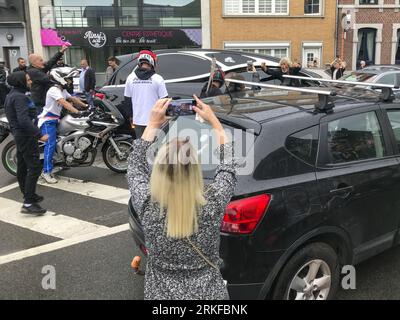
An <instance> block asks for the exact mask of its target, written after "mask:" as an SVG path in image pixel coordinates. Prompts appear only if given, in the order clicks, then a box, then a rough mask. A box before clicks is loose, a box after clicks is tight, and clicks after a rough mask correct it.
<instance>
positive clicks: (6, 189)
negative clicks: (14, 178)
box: [0, 182, 18, 194]
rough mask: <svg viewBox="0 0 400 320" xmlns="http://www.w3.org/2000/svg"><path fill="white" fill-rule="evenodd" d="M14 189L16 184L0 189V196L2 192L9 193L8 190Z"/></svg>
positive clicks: (16, 186)
mask: <svg viewBox="0 0 400 320" xmlns="http://www.w3.org/2000/svg"><path fill="white" fill-rule="evenodd" d="M15 188H18V182H16V183H13V184H10V185H9V186H7V187H4V188H1V189H0V194H2V193H4V192H7V191H10V190H12V189H15Z"/></svg>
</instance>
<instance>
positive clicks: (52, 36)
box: [40, 29, 71, 47]
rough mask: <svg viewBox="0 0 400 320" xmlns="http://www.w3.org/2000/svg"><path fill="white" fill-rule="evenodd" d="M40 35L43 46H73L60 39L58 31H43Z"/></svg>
mask: <svg viewBox="0 0 400 320" xmlns="http://www.w3.org/2000/svg"><path fill="white" fill-rule="evenodd" d="M40 34H41V38H42V45H43V46H47V47H54V46H63V45H66V46H70V45H71V43H69V42H68V41H63V39H61V38H60V36H59V35H58V33H57V31H56V30H53V29H42V30H41V32H40Z"/></svg>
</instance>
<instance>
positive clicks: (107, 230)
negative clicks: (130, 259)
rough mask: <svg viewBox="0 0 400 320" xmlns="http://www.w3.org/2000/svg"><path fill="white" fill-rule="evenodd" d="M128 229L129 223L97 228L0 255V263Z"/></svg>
mask: <svg viewBox="0 0 400 320" xmlns="http://www.w3.org/2000/svg"><path fill="white" fill-rule="evenodd" d="M128 230H129V224H124V225H121V226H118V227H114V228H105V229H104V230H99V231H96V232H93V233H90V234H85V235H81V236H78V237H74V238H72V239H66V240H61V241H57V242H53V243H50V244H46V245H43V246H40V247H36V248H32V249H28V250H24V251H19V252H16V253H11V254H8V255H5V256H1V257H0V265H3V264H6V263H10V262H14V261H18V260H22V259H25V258H29V257H33V256H37V255H40V254H43V253H48V252H52V251H56V250H60V249H63V248H67V247H71V246H74V245H77V244H80V243H83V242H88V241H91V240H96V239H99V238H104V237H108V236H112V235H114V234H118V233H121V232H124V231H128Z"/></svg>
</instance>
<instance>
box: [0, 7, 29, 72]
mask: <svg viewBox="0 0 400 320" xmlns="http://www.w3.org/2000/svg"><path fill="white" fill-rule="evenodd" d="M0 17H1V18H0V58H2V59H4V61H5V63H6V66H7V67H8V68H9V69H11V70H12V69H14V68H16V67H17V66H18V62H17V59H18V58H19V57H23V58H25V59H27V57H28V52H29V48H28V47H29V45H28V44H29V43H30V42H29V36H28V34H27V30H26V25H27V23H26V8H25V2H24V1H23V0H12V1H11V0H0Z"/></svg>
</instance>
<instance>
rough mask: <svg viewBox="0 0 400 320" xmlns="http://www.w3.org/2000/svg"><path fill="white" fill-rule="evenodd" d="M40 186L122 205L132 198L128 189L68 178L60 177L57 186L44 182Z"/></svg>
mask: <svg viewBox="0 0 400 320" xmlns="http://www.w3.org/2000/svg"><path fill="white" fill-rule="evenodd" d="M39 184H40V185H43V186H45V187H49V188H54V189H59V190H63V191H67V192H72V193H76V194H80V195H83V196H87V197H91V198H96V199H100V200H107V201H112V202H116V203H122V204H125V205H127V204H128V201H129V198H130V193H129V190H128V189H123V188H117V187H113V186H108V185H105V184H99V183H94V182H85V181H82V180H78V179H73V178H68V177H61V176H60V177H59V180H58V183H56V184H46V183H44V182H39Z"/></svg>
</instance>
